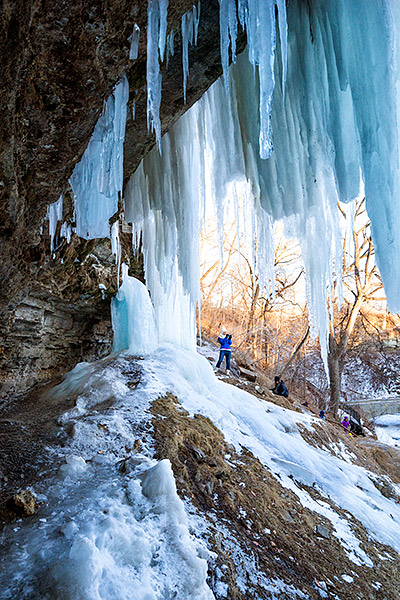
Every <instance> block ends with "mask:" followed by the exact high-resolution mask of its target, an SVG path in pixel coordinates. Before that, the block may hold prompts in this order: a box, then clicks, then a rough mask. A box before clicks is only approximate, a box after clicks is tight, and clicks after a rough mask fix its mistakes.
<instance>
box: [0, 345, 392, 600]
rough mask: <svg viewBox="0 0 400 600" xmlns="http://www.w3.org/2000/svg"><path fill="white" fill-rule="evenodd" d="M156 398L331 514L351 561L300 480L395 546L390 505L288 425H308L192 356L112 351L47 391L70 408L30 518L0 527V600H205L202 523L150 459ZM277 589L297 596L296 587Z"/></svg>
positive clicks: (356, 558)
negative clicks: (1, 559) (1, 554)
mask: <svg viewBox="0 0 400 600" xmlns="http://www.w3.org/2000/svg"><path fill="white" fill-rule="evenodd" d="M167 393H173V394H174V395H176V397H177V398H179V400H180V402H181V403H182V405H183V407H184V408H186V409H187V410H188V411H190V412H191V413H193V414H194V413H201V414H203V415H207V416H209V417H210V418H211V419H212V421H213V422H214V424H215V425H216V426H217V427H218V428H219V429H220V430H221V431H222V432H223V434H224V435H225V437H226V440H227V441H228V442H229V443H231V444H233V445H234V446H235V447H236V448H238V449H240V446H241V445H242V446H244V447H245V448H248V449H249V450H250V451H251V452H253V453H254V455H255V456H258V457H259V458H260V460H261V462H262V463H264V464H265V465H266V466H267V467H268V469H270V470H271V472H272V473H275V474H276V476H277V477H279V478H280V482H281V484H282V485H283V486H285V487H288V488H290V489H291V490H293V491H294V492H295V494H297V496H298V497H299V499H300V501H301V503H302V504H303V505H304V506H306V507H309V508H311V509H312V510H314V511H316V512H318V513H319V514H322V515H324V516H325V517H327V518H328V519H330V520H331V522H332V525H333V529H334V535H335V536H336V537H337V538H338V539H339V540H340V542H341V544H342V546H343V548H344V550H345V552H346V553H347V555H348V557H349V558H350V559H351V560H352V561H353V563H355V564H356V565H365V566H367V567H373V561H372V560H371V557H369V556H368V555H367V554H366V553H365V551H364V550H363V549H362V548H361V547H360V540H359V539H357V537H356V535H355V534H354V532H353V531H352V527H351V524H350V522H349V521H348V520H347V519H345V518H344V517H343V514H342V515H340V514H338V513H337V512H336V511H335V510H333V508H332V506H331V504H328V502H326V503H325V502H321V501H316V500H314V499H313V498H312V497H311V495H310V494H309V492H308V491H307V490H306V489H305V488H304V486H303V485H302V484H304V485H305V486H312V485H313V486H314V488H316V489H318V490H319V492H320V493H321V494H322V495H324V496H326V498H330V499H331V500H333V501H334V502H335V503H336V504H337V505H338V506H340V507H342V508H344V509H345V510H347V511H350V512H351V513H352V514H353V515H354V516H355V517H356V518H357V519H359V520H360V521H361V523H363V524H364V526H365V527H366V528H367V530H368V531H369V532H370V533H371V536H373V538H375V539H377V540H379V541H381V542H383V543H385V544H389V545H391V546H392V547H393V548H395V549H396V550H397V551H399V550H400V542H399V540H400V507H399V505H396V504H395V503H394V501H391V500H389V499H387V498H385V497H384V496H383V495H382V494H381V493H380V492H379V491H378V490H377V489H376V488H375V486H374V485H373V483H372V481H371V479H370V478H369V476H368V473H367V472H366V471H365V470H364V469H362V468H360V467H357V466H354V465H352V464H351V463H350V462H349V461H348V459H347V457H346V456H344V458H343V459H341V458H335V457H334V456H332V455H331V454H329V453H328V452H326V451H323V450H321V449H318V448H313V447H311V446H310V445H309V444H307V442H306V441H305V440H304V439H303V438H302V437H301V435H300V433H299V429H298V427H299V426H300V425H303V426H305V427H310V426H311V424H312V421H313V419H314V417H311V416H306V415H302V414H299V413H294V412H292V411H290V410H285V409H283V408H281V407H278V406H276V405H274V404H271V403H268V402H265V401H263V400H260V399H258V398H256V397H254V396H252V395H251V394H249V393H247V392H245V391H243V390H240V389H238V388H236V387H234V386H231V385H228V384H226V383H223V382H221V381H220V380H218V379H217V378H216V377H215V375H214V373H213V371H212V368H211V366H210V364H209V363H208V361H207V360H206V359H205V358H204V357H203V356H200V355H199V354H196V353H195V352H191V351H189V350H185V349H182V348H178V347H176V346H173V345H164V346H162V347H160V348H159V349H158V350H157V351H156V352H155V353H154V354H152V355H150V356H148V357H147V358H145V359H139V360H138V359H133V358H132V357H130V356H129V355H127V354H120V355H115V356H113V357H109V358H107V359H105V360H103V361H99V362H98V363H94V364H85V363H83V364H80V365H78V366H77V367H76V368H75V369H74V370H73V371H72V372H71V373H70V374H69V375H68V376H67V377H66V379H65V381H64V382H63V383H62V384H61V385H59V386H57V387H56V388H54V390H53V392H52V394H57V395H63V396H64V397H70V398H75V407H74V408H73V409H71V410H70V411H68V412H67V413H65V414H64V415H63V416H62V417H61V418H60V425H61V429H60V437H61V440H62V441H63V442H64V446H63V447H57V448H54V449H49V452H50V454H51V457H52V462H53V464H54V473H53V474H51V475H50V476H48V478H47V481H42V483H41V484H40V485H39V484H38V485H37V486H36V487H35V489H34V491H35V492H36V493H37V494H39V499H41V500H42V501H43V502H44V505H43V506H42V508H41V509H40V512H39V519H36V518H32V519H28V520H24V521H19V522H18V523H17V524H15V523H14V524H12V525H10V526H7V527H6V528H5V529H4V531H3V534H2V538H1V542H2V545H3V546H4V548H3V550H4V551H5V552H6V553H7V557H8V560H7V562H6V563H5V564H4V568H3V570H2V574H1V575H0V598H2V599H6V598H7V599H9V598H10V599H11V598H20V599H24V598H29V599H39V598H40V599H53V598H57V600H59V599H61V600H62V599H69V600H70V599H72V598H74V599H76V598H79V599H85V600H86V599H87V600H112V599H113V600H124V599H128V598H129V599H131V598H135V600H153V599H154V600H156V599H157V600H158V599H165V600H167V599H171V598H179V599H182V600H185V599H186V600H191V599H193V600H203V599H208V598H210V599H211V598H213V597H214V594H213V592H212V591H211V590H210V588H209V586H208V584H207V580H206V577H207V561H206V559H207V558H209V559H210V554H209V552H208V551H207V549H206V547H205V543H204V541H202V540H201V539H199V535H200V533H201V531H202V529H203V530H204V528H205V527H206V526H205V525H204V521H202V517H201V516H197V517H196V518H194V517H193V510H192V509H190V503H189V500H186V507H184V505H183V503H182V501H181V500H180V499H179V497H178V496H177V494H176V489H175V482H174V478H173V474H172V471H171V468H170V464H169V462H168V461H165V460H161V461H160V462H157V461H155V460H154V458H153V457H154V451H153V440H152V426H151V414H150V413H149V408H150V406H151V403H152V402H153V401H154V400H156V399H157V398H159V397H160V396H162V395H166V394H167ZM67 433H68V436H67ZM346 459H347V460H346ZM188 509H190V510H189V513H188ZM349 518H350V517H349ZM221 527H222V524H221ZM224 527H225V528H226V527H227V525H225V526H224ZM242 567H243V568H244V569H245V570H246V568H250V566H246V565H244V566H243V565H242ZM264 579H265V577H264ZM270 583H271V582H270ZM268 585H269V583H268V582H265V586H264V588H265V589H266V590H267V589H268ZM274 585H275V584H274ZM271 586H272V583H271ZM282 586H283V587H281V588H279V589H280V591H281V592H282V590H283V589H284V585H283V584H282ZM278 587H279V586H278ZM218 589H219V588H218ZM274 589H276V590H278V588H274ZM271 590H272V587H271ZM278 591H279V590H278ZM278 591H277V595H276V597H279V593H278ZM214 593H216V588H215V589H214ZM271 593H272V592H271ZM274 593H275V592H274ZM286 593H287V594H289V595H288V596H285V597H290V598H295V597H304V596H302V594H301V592H299V591H297V590H291V591H290V590H288V589H287V590H286ZM216 597H217V598H219V597H224V595H218V594H217V596H216ZM263 597H269V596H268V595H266V596H263ZM271 597H275V595H273V596H271Z"/></svg>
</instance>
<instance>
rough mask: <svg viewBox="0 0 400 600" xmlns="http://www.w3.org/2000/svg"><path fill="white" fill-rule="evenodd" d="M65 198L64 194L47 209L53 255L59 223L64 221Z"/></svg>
mask: <svg viewBox="0 0 400 600" xmlns="http://www.w3.org/2000/svg"><path fill="white" fill-rule="evenodd" d="M62 213H63V197H62V194H61V196H60V197H59V199H58V200H57V201H56V202H53V204H50V206H48V207H47V213H46V219H47V220H48V222H49V235H50V252H51V253H52V254H53V250H54V238H55V235H56V230H57V222H58V221H62Z"/></svg>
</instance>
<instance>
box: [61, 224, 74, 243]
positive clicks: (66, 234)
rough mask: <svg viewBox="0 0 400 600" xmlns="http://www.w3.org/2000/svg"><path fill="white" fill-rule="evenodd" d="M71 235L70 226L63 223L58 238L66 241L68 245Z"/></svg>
mask: <svg viewBox="0 0 400 600" xmlns="http://www.w3.org/2000/svg"><path fill="white" fill-rule="evenodd" d="M71 235H72V228H71V225H67V223H66V222H65V221H64V223H63V224H62V225H61V231H60V237H62V238H64V239H66V240H67V244H69V243H70V241H71Z"/></svg>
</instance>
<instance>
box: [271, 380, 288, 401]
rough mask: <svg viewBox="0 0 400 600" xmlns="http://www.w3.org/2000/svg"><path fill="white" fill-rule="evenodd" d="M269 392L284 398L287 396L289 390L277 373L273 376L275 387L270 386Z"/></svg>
mask: <svg viewBox="0 0 400 600" xmlns="http://www.w3.org/2000/svg"><path fill="white" fill-rule="evenodd" d="M271 392H273V393H274V394H276V395H277V396H284V397H285V398H287V397H288V396H289V390H288V389H287V387H286V385H285V384H284V382H283V380H282V379H281V378H280V377H278V376H277V375H276V377H275V387H274V388H272V390H271Z"/></svg>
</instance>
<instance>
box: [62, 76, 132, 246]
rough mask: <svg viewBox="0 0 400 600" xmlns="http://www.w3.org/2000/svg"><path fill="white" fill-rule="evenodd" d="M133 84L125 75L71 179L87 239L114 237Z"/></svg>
mask: <svg viewBox="0 0 400 600" xmlns="http://www.w3.org/2000/svg"><path fill="white" fill-rule="evenodd" d="M128 98H129V83H128V80H127V78H126V76H125V75H123V76H122V77H121V80H120V82H119V83H118V84H117V86H116V87H115V90H114V91H113V93H112V94H111V96H110V97H109V99H108V100H107V102H106V103H105V106H104V110H103V112H102V114H101V116H100V118H99V120H98V121H97V123H96V126H95V128H94V131H93V134H92V137H91V139H90V141H89V144H88V146H87V148H86V150H85V152H84V154H83V156H82V159H81V161H80V162H79V163H78V164H77V165H76V166H75V169H74V172H73V173H72V175H71V178H70V184H71V187H72V190H73V192H74V202H75V214H76V233H77V235H79V236H80V237H82V238H85V239H94V238H101V237H109V236H110V224H109V218H110V217H111V216H112V215H113V214H114V213H115V212H116V211H117V210H118V194H120V193H121V192H122V183H123V146H124V139H125V125H126V103H127V101H128Z"/></svg>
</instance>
